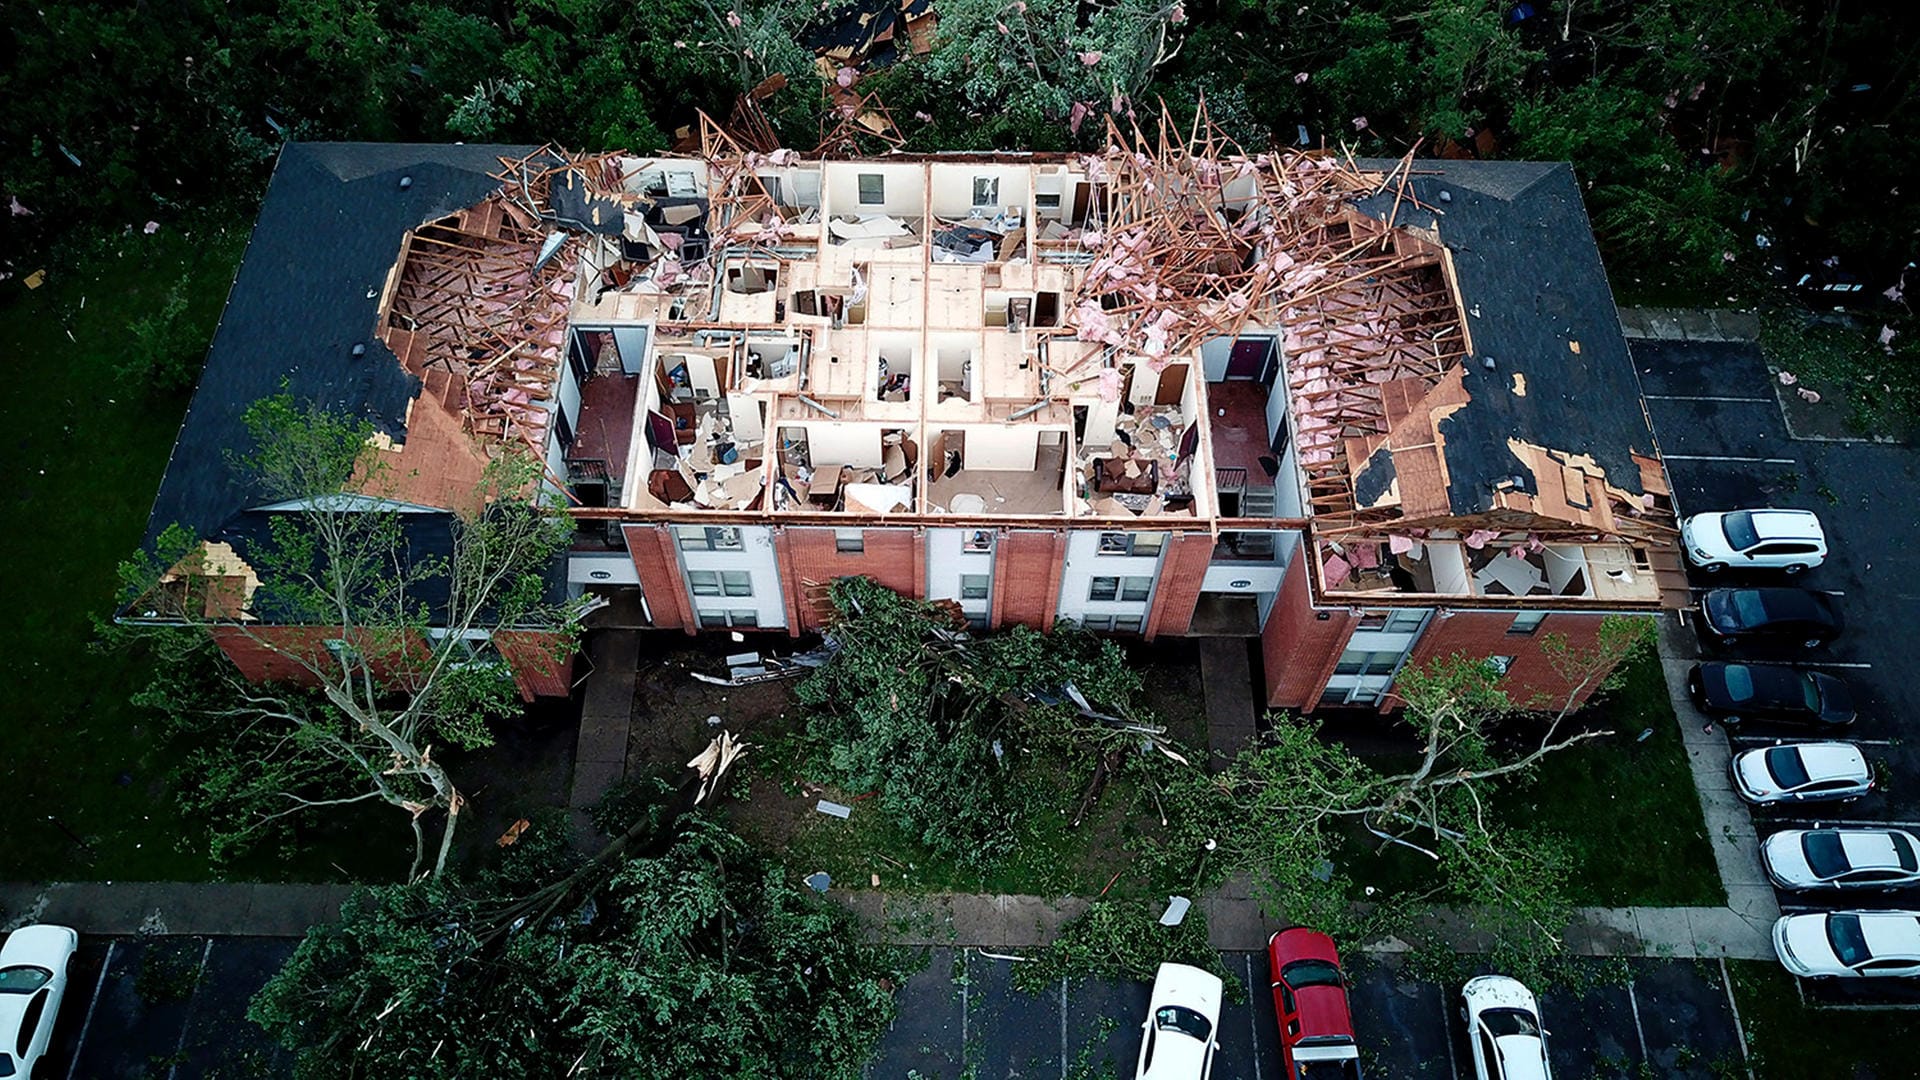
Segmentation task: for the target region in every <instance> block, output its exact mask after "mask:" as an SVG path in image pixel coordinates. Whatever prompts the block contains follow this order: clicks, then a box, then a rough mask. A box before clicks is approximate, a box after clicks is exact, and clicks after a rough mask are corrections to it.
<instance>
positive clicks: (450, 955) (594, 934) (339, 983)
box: [248, 814, 906, 1080]
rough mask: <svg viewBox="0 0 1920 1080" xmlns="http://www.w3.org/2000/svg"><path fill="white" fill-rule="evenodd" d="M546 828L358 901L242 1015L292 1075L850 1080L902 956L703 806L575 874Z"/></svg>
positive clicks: (313, 935) (639, 834)
mask: <svg viewBox="0 0 1920 1080" xmlns="http://www.w3.org/2000/svg"><path fill="white" fill-rule="evenodd" d="M563 831H564V824H563V823H561V822H560V821H558V820H557V819H554V820H543V821H541V822H538V823H536V824H535V825H534V827H533V828H532V829H531V830H530V831H529V832H528V833H527V834H525V835H524V836H523V837H522V840H521V842H520V845H516V846H515V847H514V848H510V849H509V850H508V859H507V861H506V863H505V864H504V865H503V866H502V867H501V868H500V869H499V870H497V871H494V872H491V873H488V874H485V875H482V876H481V877H479V878H478V879H476V880H475V881H474V882H473V883H471V884H466V883H463V882H461V881H459V880H457V879H456V878H455V877H454V876H452V875H448V876H446V877H442V878H437V879H432V880H427V881H422V882H417V883H413V884H408V885H392V886H385V887H381V888H374V889H366V890H362V891H361V892H359V893H356V894H355V896H354V897H353V899H352V900H351V901H349V902H348V904H347V905H346V907H345V908H344V909H343V911H342V913H341V919H340V921H339V922H338V923H336V924H332V925H327V926H321V927H316V928H314V929H313V930H311V931H309V932H308V934H307V937H306V939H305V940H304V941H302V942H301V944H300V947H299V949H298V950H296V951H295V953H294V955H293V957H292V958H291V959H290V960H289V961H288V962H287V964H286V966H285V967H284V968H282V969H281V970H280V972H279V973H278V974H276V975H275V976H274V978H273V979H272V980H271V981H270V982H269V983H268V984H267V986H266V987H265V988H264V989H262V990H261V992H260V994H259V995H258V996H257V997H255V999H254V1001H253V1004H252V1006H251V1007H250V1009H249V1011H248V1016H249V1018H250V1019H252V1020H253V1021H254V1022H256V1023H258V1024H260V1025H261V1026H262V1027H264V1028H265V1029H266V1030H267V1032H268V1033H269V1034H270V1035H272V1036H273V1037H274V1038H275V1039H276V1040H278V1041H279V1042H280V1044H281V1045H282V1046H284V1047H286V1048H287V1049H289V1050H291V1051H293V1052H294V1055H295V1058H294V1075H296V1076H301V1077H316V1078H318V1077H328V1078H331V1077H343V1076H345V1077H354V1076H379V1077H472V1076H551V1077H564V1076H636V1077H638V1076H729V1077H743V1078H749V1077H768V1078H773V1077H788V1076H810V1077H821V1078H823V1080H832V1078H848V1080H852V1078H856V1077H859V1076H860V1075H861V1074H862V1070H863V1069H864V1067H865V1065H866V1063H867V1058H868V1056H869V1055H870V1053H871V1051H872V1047H873V1044H874V1042H875V1040H876V1039H877V1038H878V1036H879V1034H880V1033H881V1031H883V1030H884V1029H885V1026H886V1024H887V1023H888V1022H889V1021H890V1020H891V1019H892V1016H893V1000H892V992H891V991H892V988H893V985H894V984H895V983H896V982H897V981H899V980H901V979H903V978H904V977H905V974H906V971H905V969H904V961H905V956H904V955H903V954H901V953H900V952H898V951H896V950H891V949H886V948H882V947H877V946H872V945H868V944H866V943H865V942H864V941H863V936H862V931H861V928H860V925H859V923H858V921H857V919H856V918H855V917H854V916H853V915H851V914H850V913H848V912H847V911H845V910H844V909H841V908H838V907H835V906H834V905H832V904H830V903H828V902H826V901H823V900H821V899H820V898H819V897H818V896H817V895H815V894H813V893H812V892H811V891H809V890H807V889H804V888H800V887H797V886H796V885H794V884H792V883H790V882H789V881H788V879H787V877H786V875H785V874H784V873H783V872H782V871H781V869H780V868H779V867H778V866H776V865H773V864H771V863H768V862H766V861H765V860H763V859H762V858H761V857H759V856H757V855H756V854H755V853H754V852H753V851H752V850H751V849H749V848H748V847H747V845H746V844H745V843H744V842H743V841H741V840H740V839H739V838H738V837H736V836H734V835H733V834H732V833H730V832H728V831H726V830H725V829H724V828H723V827H722V826H720V825H718V824H716V823H714V822H713V821H711V820H709V819H707V818H705V817H703V816H699V815H697V814H696V815H693V816H688V817H684V818H679V819H678V820H677V821H675V820H671V819H669V820H667V821H665V822H663V821H662V820H661V818H660V817H658V816H656V817H654V818H651V819H647V818H643V819H641V820H640V821H638V822H636V823H635V826H634V828H633V829H632V830H630V831H629V832H628V833H627V834H625V835H624V836H623V837H622V839H621V840H617V841H616V842H615V844H614V845H612V846H611V847H610V848H609V851H610V852H612V853H613V854H611V855H609V854H608V852H603V853H602V855H601V856H600V857H599V858H597V859H595V860H593V861H592V862H589V863H587V864H585V865H581V864H580V863H579V862H578V860H577V859H573V858H571V857H569V856H567V855H566V853H565V846H564V843H562V842H561V841H559V840H558V839H557V838H558V837H559V836H560V835H561V834H562V832H563ZM635 838H651V839H650V840H648V841H647V843H648V848H649V850H645V851H641V852H639V853H637V854H636V855H635V856H633V857H627V856H626V855H625V854H623V853H622V852H621V850H620V849H621V848H622V847H623V846H624V842H625V841H628V840H634V839H635ZM523 845H524V848H525V850H523ZM529 901H534V903H529Z"/></svg>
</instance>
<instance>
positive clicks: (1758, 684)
mask: <svg viewBox="0 0 1920 1080" xmlns="http://www.w3.org/2000/svg"><path fill="white" fill-rule="evenodd" d="M1713 663H1714V664H1715V665H1717V666H1718V667H1719V668H1720V669H1721V670H1723V671H1724V670H1725V669H1727V668H1736V667H1737V668H1745V669H1747V674H1748V676H1749V677H1750V678H1751V679H1752V680H1753V690H1754V694H1755V696H1757V697H1760V698H1764V699H1766V700H1767V701H1770V702H1779V701H1782V700H1784V701H1785V702H1786V703H1787V704H1795V703H1798V702H1799V701H1800V700H1801V697H1800V687H1801V686H1802V684H1803V683H1804V681H1805V679H1806V673H1804V672H1802V671H1801V670H1800V669H1799V668H1796V667H1788V666H1787V665H1785V664H1749V663H1746V662H1745V661H1736V662H1733V663H1728V662H1725V661H1714V662H1713ZM1722 677H1723V678H1724V676H1722Z"/></svg>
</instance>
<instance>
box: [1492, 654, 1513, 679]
mask: <svg viewBox="0 0 1920 1080" xmlns="http://www.w3.org/2000/svg"><path fill="white" fill-rule="evenodd" d="M1487 666H1488V667H1490V668H1492V669H1493V673H1494V674H1495V675H1505V674H1506V673H1507V669H1508V668H1510V667H1512V666H1513V657H1511V656H1489V657H1487Z"/></svg>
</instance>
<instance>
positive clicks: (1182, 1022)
mask: <svg viewBox="0 0 1920 1080" xmlns="http://www.w3.org/2000/svg"><path fill="white" fill-rule="evenodd" d="M1220 990H1221V984H1220V979H1219V977H1218V976H1216V975H1214V974H1212V973H1211V972H1207V971H1202V970H1200V969H1199V968H1197V967H1189V966H1187V965H1186V964H1161V965H1160V970H1159V971H1157V972H1155V973H1154V976H1153V996H1152V997H1150V998H1149V999H1147V1019H1146V1022H1145V1023H1143V1024H1141V1025H1140V1027H1141V1036H1140V1065H1139V1067H1138V1068H1136V1069H1135V1070H1134V1074H1133V1075H1134V1077H1135V1080H1207V1074H1209V1073H1211V1072H1212V1071H1213V1055H1214V1051H1216V1050H1218V1049H1219V1048H1220V1044H1219V1042H1217V1041H1215V1039H1214V1037H1213V1031H1214V1026H1215V1025H1216V1024H1218V1023H1219V1021H1220Z"/></svg>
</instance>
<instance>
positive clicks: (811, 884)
mask: <svg viewBox="0 0 1920 1080" xmlns="http://www.w3.org/2000/svg"><path fill="white" fill-rule="evenodd" d="M832 884H833V878H832V876H831V875H829V874H828V873H827V872H826V871H825V870H816V871H814V872H813V873H811V874H808V875H807V887H808V888H810V889H812V890H813V891H814V892H817V893H825V892H826V891H827V888H828V886H830V885H832Z"/></svg>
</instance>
